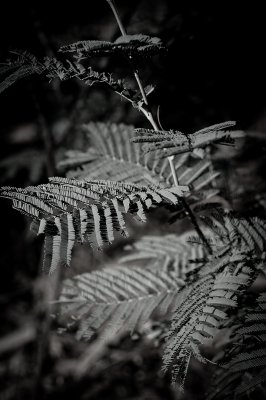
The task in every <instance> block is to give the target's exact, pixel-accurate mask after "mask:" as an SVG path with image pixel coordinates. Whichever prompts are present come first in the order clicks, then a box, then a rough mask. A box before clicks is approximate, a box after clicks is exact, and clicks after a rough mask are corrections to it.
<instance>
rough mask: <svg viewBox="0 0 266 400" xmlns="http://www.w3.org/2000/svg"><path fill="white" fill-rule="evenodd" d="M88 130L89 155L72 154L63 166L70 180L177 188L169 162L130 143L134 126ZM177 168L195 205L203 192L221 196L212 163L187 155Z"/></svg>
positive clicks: (178, 160) (94, 126) (96, 126)
mask: <svg viewBox="0 0 266 400" xmlns="http://www.w3.org/2000/svg"><path fill="white" fill-rule="evenodd" d="M85 130H86V132H88V150H87V152H84V153H79V156H78V157H79V158H78V157H77V156H76V155H75V154H74V157H73V154H70V157H68V159H66V160H63V162H61V163H59V168H60V167H61V169H62V168H63V169H64V171H66V170H68V176H69V177H75V178H78V179H80V178H90V179H99V178H103V179H110V180H117V181H122V182H123V181H124V182H135V183H140V184H143V185H147V184H148V185H149V184H156V185H161V186H164V187H170V186H173V185H174V181H173V176H172V173H171V168H170V165H169V162H168V160H158V159H157V160H156V159H154V158H153V157H152V156H151V155H149V154H147V155H143V154H142V147H141V145H140V144H136V145H134V144H132V143H130V139H131V138H132V137H133V136H134V128H133V126H128V125H124V124H111V123H107V124H105V123H101V122H97V123H95V122H91V123H89V124H88V125H86V126H85ZM91 146H92V147H91ZM86 157H89V161H88V162H83V159H85V160H86ZM93 157H94V159H93ZM79 160H80V162H79ZM75 164H76V165H78V164H79V168H73V165H75ZM174 165H175V170H176V174H177V177H178V180H179V183H180V185H189V187H190V191H189V193H187V196H191V200H192V201H193V202H196V201H197V200H201V198H202V196H201V195H200V193H201V192H202V191H205V190H210V192H209V198H210V197H212V196H214V195H216V194H217V193H218V192H219V190H218V189H217V188H214V187H213V183H214V182H215V179H216V178H217V176H218V175H219V173H218V172H216V171H214V172H211V171H212V169H211V162H210V161H208V160H207V161H205V160H198V158H197V157H195V156H194V155H193V154H188V153H187V154H182V155H181V156H177V157H176V158H175V160H174ZM203 197H204V198H205V197H206V196H205V195H204V196H203Z"/></svg>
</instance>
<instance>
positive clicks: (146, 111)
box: [106, 0, 212, 254]
mask: <svg viewBox="0 0 266 400" xmlns="http://www.w3.org/2000/svg"><path fill="white" fill-rule="evenodd" d="M106 1H107V2H108V4H109V5H110V7H111V9H112V11H113V13H114V16H115V19H116V22H117V24H118V26H119V29H120V31H121V34H122V36H125V35H126V34H127V33H126V29H125V27H124V25H123V23H122V21H121V19H120V17H119V14H118V12H117V9H116V6H115V2H114V0H106ZM131 65H132V63H131ZM133 69H134V76H135V79H136V82H137V84H138V87H139V90H140V93H141V95H142V99H143V102H144V104H145V107H143V106H140V107H139V109H140V111H142V113H143V114H144V115H145V117H146V118H147V119H148V121H149V122H150V124H151V125H152V127H153V129H154V130H155V131H159V130H160V129H159V127H158V125H157V123H156V121H155V120H154V118H153V115H152V112H151V110H150V107H149V103H148V99H147V96H146V93H145V90H144V87H143V85H142V83H141V80H140V77H139V74H138V71H137V70H136V69H135V68H134V67H133ZM167 158H168V161H169V164H170V168H171V173H172V175H173V180H174V184H175V186H178V185H179V182H178V178H177V175H176V170H175V166H174V162H173V160H174V156H170V157H167ZM180 202H181V204H182V206H183V207H184V209H185V211H186V213H187V214H188V216H189V218H190V220H191V222H192V224H193V225H194V228H195V230H196V232H197V234H198V235H199V237H200V239H201V240H202V243H204V244H205V246H206V248H207V249H208V250H209V252H210V254H211V253H212V249H211V246H210V244H209V243H208V241H207V239H206V238H205V236H204V234H203V232H202V230H201V229H200V226H199V224H198V221H197V219H196V217H195V215H194V213H193V211H192V210H191V208H190V206H189V204H188V203H187V202H186V200H185V199H184V198H183V197H180Z"/></svg>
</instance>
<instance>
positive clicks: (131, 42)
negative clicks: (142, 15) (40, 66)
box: [59, 34, 165, 60]
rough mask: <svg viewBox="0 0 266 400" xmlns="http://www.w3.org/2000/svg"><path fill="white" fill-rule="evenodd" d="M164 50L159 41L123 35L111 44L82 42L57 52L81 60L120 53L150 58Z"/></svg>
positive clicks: (147, 37) (96, 41) (141, 36)
mask: <svg viewBox="0 0 266 400" xmlns="http://www.w3.org/2000/svg"><path fill="white" fill-rule="evenodd" d="M162 50H165V47H164V46H163V44H162V42H161V40H160V39H159V38H157V37H150V36H147V35H141V34H138V35H124V36H120V37H119V38H118V39H116V40H115V41H114V42H113V43H112V42H107V41H100V40H84V41H80V42H77V43H73V44H70V45H66V46H62V47H61V48H60V49H59V51H60V52H63V53H75V55H74V57H75V58H77V59H78V60H82V59H84V58H87V57H91V56H95V55H105V54H110V53H122V54H124V55H126V56H130V57H133V56H145V57H147V56H152V55H154V54H157V53H158V52H159V51H162Z"/></svg>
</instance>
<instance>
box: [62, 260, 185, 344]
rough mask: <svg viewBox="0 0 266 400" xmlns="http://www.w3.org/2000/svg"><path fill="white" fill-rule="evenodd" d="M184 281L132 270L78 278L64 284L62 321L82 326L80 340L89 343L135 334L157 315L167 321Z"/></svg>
mask: <svg viewBox="0 0 266 400" xmlns="http://www.w3.org/2000/svg"><path fill="white" fill-rule="evenodd" d="M183 286H184V281H183V280H182V279H180V278H179V277H178V276H177V274H176V273H173V272H172V271H169V270H162V269H160V268H157V269H155V268H149V267H147V268H142V267H136V266H132V267H130V268H126V267H121V266H120V267H113V268H106V269H104V270H101V271H93V272H91V273H85V274H81V275H77V276H75V277H74V278H72V279H67V280H66V281H64V282H63V287H62V293H61V297H60V299H59V303H60V308H61V312H60V314H61V318H62V319H65V320H66V321H67V322H68V321H69V317H71V316H73V317H74V319H75V320H78V321H79V322H80V326H79V329H78V333H77V335H78V337H79V338H83V339H87V340H89V339H90V338H91V336H92V335H93V334H94V333H99V334H100V335H101V336H102V337H103V338H108V337H110V336H111V337H112V336H113V335H114V334H116V333H118V332H120V331H121V330H123V331H133V330H134V329H135V328H136V327H139V326H141V325H142V324H143V323H145V322H147V320H148V319H149V318H150V316H151V315H152V314H153V313H154V312H155V311H156V313H157V314H158V315H162V316H164V317H165V315H166V314H167V312H169V311H170V310H171V309H172V308H173V307H175V306H176V297H177V293H178V291H179V289H180V287H183Z"/></svg>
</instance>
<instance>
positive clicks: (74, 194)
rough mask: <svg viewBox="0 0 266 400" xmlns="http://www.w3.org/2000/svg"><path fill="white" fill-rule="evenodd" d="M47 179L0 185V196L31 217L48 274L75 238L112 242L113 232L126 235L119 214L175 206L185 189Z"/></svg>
mask: <svg viewBox="0 0 266 400" xmlns="http://www.w3.org/2000/svg"><path fill="white" fill-rule="evenodd" d="M49 180H50V183H48V184H45V185H39V186H36V187H34V186H32V187H28V188H26V189H20V188H12V187H3V188H1V189H0V196H1V197H6V198H9V199H11V200H12V201H13V207H14V208H16V209H18V210H19V211H20V212H23V213H25V214H27V215H28V216H30V217H31V218H32V219H33V220H34V221H35V222H34V224H33V229H34V231H35V232H36V233H40V231H41V233H44V234H45V259H44V269H45V270H46V271H48V272H53V271H54V270H55V268H56V267H57V266H58V264H59V263H60V262H61V263H63V264H66V265H69V264H70V260H71V253H72V248H73V246H74V244H75V243H76V242H81V243H82V242H84V241H87V242H89V243H90V244H91V245H92V246H93V247H98V248H101V247H102V246H103V244H104V243H111V242H112V241H113V239H114V231H115V230H116V231H119V232H120V233H122V234H123V235H127V230H126V225H125V220H124V214H125V213H130V214H133V215H136V216H138V217H139V218H140V220H142V221H145V220H146V216H145V212H146V210H148V209H149V208H150V207H154V206H158V205H166V204H178V203H179V199H180V196H182V195H183V192H184V191H185V190H187V188H186V187H182V186H180V187H173V188H170V189H163V188H160V187H156V186H141V185H136V184H130V183H122V182H111V181H103V180H97V181H92V180H84V181H78V180H75V179H69V178H59V177H54V178H49ZM43 220H45V227H44V222H41V221H43ZM41 224H42V227H41ZM43 227H44V228H43Z"/></svg>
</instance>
